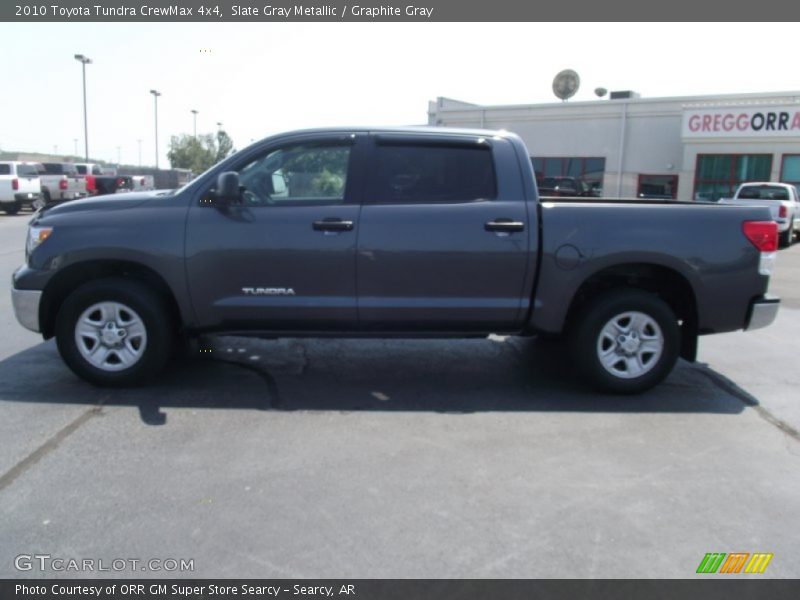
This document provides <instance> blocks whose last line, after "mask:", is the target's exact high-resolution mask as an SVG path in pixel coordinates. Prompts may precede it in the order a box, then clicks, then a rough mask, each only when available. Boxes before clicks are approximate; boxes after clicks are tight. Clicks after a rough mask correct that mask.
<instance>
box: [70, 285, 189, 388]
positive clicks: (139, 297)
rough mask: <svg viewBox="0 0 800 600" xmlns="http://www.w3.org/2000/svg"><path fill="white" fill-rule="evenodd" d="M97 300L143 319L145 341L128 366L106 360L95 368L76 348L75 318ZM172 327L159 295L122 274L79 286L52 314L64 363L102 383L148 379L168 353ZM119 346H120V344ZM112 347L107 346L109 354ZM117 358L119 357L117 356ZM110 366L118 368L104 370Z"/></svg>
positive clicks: (114, 384) (131, 383)
mask: <svg viewBox="0 0 800 600" xmlns="http://www.w3.org/2000/svg"><path fill="white" fill-rule="evenodd" d="M100 302H111V303H118V304H119V305H122V306H124V307H125V308H128V309H130V312H131V313H133V314H134V315H135V316H136V317H138V318H139V322H141V323H143V326H144V331H145V335H146V342H145V343H143V344H141V346H140V348H141V349H140V350H139V352H140V355H139V358H138V359H137V360H136V362H134V363H133V364H132V365H131V366H130V367H127V368H122V366H120V365H115V366H111V365H110V362H109V363H108V365H107V367H106V368H99V367H98V366H96V365H94V364H92V363H91V362H90V361H89V360H88V359H87V358H85V357H84V355H83V354H82V351H81V350H80V349H79V348H78V342H77V341H76V326H77V324H78V320H79V319H80V317H81V315H83V313H84V311H87V310H88V309H89V308H90V307H92V306H94V305H95V304H97V303H100ZM115 327H116V324H115ZM174 331H175V327H174V324H173V323H172V322H171V320H170V317H169V311H168V310H167V307H166V305H165V302H164V300H163V299H162V297H161V296H159V295H158V294H156V293H155V292H153V291H152V290H150V289H149V288H147V287H146V286H145V285H144V284H143V283H140V282H138V281H132V280H127V279H122V278H109V279H101V280H98V281H92V282H89V283H86V284H84V285H82V286H80V287H79V288H78V289H76V290H75V291H74V292H72V293H71V294H70V295H69V296H68V297H67V299H66V300H64V303H63V304H62V305H61V307H60V309H59V311H58V315H57V316H56V327H55V333H56V345H57V346H58V351H59V353H60V354H61V357H62V358H63V359H64V362H65V363H67V366H69V368H70V369H72V371H73V372H74V373H75V374H76V375H78V376H79V377H81V378H83V379H85V380H86V381H89V382H91V383H93V384H95V385H99V386H104V387H126V386H135V385H141V384H144V383H146V382H148V381H149V380H151V379H152V378H153V377H154V376H155V375H157V374H158V373H159V372H160V371H161V370H162V369H163V368H164V366H165V365H166V363H167V361H168V360H169V358H170V356H171V354H172V348H173V344H174V338H175V334H174ZM98 344H100V342H99V341H98ZM101 345H103V344H101ZM105 349H108V346H105ZM119 349H120V350H122V347H121V345H120V348H119ZM115 350H116V349H115V348H111V352H110V353H109V354H113V353H114V352H115ZM111 359H113V356H110V357H109V361H110V360H111ZM117 360H118V361H120V359H119V358H117ZM120 364H122V361H120ZM123 366H124V365H123ZM114 367H116V368H117V369H119V370H108V369H109V368H114Z"/></svg>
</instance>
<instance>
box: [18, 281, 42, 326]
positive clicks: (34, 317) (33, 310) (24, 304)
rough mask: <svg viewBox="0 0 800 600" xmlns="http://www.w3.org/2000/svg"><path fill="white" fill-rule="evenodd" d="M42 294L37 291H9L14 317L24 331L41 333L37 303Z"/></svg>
mask: <svg viewBox="0 0 800 600" xmlns="http://www.w3.org/2000/svg"><path fill="white" fill-rule="evenodd" d="M41 300H42V292H41V291H39V290H17V289H14V288H12V289H11V303H12V304H13V305H14V316H15V317H17V321H19V324H20V325H22V326H23V327H24V328H25V329H30V330H31V331H35V332H36V333H40V332H41V328H40V326H39V303H40V302H41Z"/></svg>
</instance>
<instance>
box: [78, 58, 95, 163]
mask: <svg viewBox="0 0 800 600" xmlns="http://www.w3.org/2000/svg"><path fill="white" fill-rule="evenodd" d="M75 60H77V61H78V62H80V63H81V66H82V67H83V143H84V150H85V158H86V162H89V120H88V116H87V110H86V65H90V64H92V59H91V58H89V57H88V56H84V55H83V54H76V55H75ZM76 154H77V152H76Z"/></svg>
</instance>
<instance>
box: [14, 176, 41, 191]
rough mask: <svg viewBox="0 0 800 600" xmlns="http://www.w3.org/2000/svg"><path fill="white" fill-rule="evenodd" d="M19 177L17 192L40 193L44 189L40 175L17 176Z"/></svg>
mask: <svg viewBox="0 0 800 600" xmlns="http://www.w3.org/2000/svg"><path fill="white" fill-rule="evenodd" d="M17 179H19V189H18V190H17V191H16V193H17V194H38V193H40V192H41V191H42V184H41V182H40V180H39V177H38V176H37V177H20V176H17Z"/></svg>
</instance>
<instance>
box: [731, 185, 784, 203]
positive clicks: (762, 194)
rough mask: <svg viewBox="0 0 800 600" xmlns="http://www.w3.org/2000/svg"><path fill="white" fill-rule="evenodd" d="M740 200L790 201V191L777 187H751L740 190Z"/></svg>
mask: <svg viewBox="0 0 800 600" xmlns="http://www.w3.org/2000/svg"><path fill="white" fill-rule="evenodd" d="M738 198H739V200H788V199H789V190H787V189H786V188H785V187H781V186H777V185H751V186H748V187H743V188H742V189H741V190H739V196H738Z"/></svg>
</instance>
